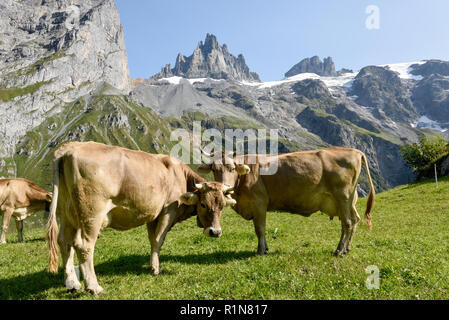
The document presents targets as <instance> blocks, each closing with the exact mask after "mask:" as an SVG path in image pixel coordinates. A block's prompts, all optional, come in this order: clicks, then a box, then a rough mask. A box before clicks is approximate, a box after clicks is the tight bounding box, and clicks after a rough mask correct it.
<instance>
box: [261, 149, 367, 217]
mask: <svg viewBox="0 0 449 320" xmlns="http://www.w3.org/2000/svg"><path fill="white" fill-rule="evenodd" d="M359 154H360V152H359V151H358V150H355V149H350V148H338V147H333V148H327V149H321V150H312V151H301V152H294V153H289V154H282V155H279V156H278V158H277V160H278V171H277V173H276V174H274V175H266V176H261V180H262V181H263V183H264V186H265V189H266V192H267V196H268V198H269V203H268V209H269V210H286V211H291V212H296V213H300V214H304V215H309V214H311V213H313V212H315V211H317V210H321V209H323V207H322V206H323V204H324V206H327V205H329V206H330V207H332V203H331V202H332V200H333V198H334V196H335V193H337V192H339V189H341V188H342V187H345V186H346V185H347V184H348V182H350V183H351V184H352V183H353V182H354V176H355V173H356V171H357V169H356V167H357V166H358V171H359V172H360V157H359V156H358V155H359ZM357 162H358V164H357ZM348 178H349V181H348ZM351 188H354V186H351ZM330 209H331V211H333V208H330Z"/></svg>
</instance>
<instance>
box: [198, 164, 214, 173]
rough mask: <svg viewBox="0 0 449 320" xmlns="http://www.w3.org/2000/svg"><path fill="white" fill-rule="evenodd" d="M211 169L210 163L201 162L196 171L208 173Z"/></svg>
mask: <svg viewBox="0 0 449 320" xmlns="http://www.w3.org/2000/svg"><path fill="white" fill-rule="evenodd" d="M211 170H212V166H211V165H210V164H202V165H200V166H199V167H198V172H200V173H209V172H210V171H211Z"/></svg>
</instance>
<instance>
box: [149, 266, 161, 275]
mask: <svg viewBox="0 0 449 320" xmlns="http://www.w3.org/2000/svg"><path fill="white" fill-rule="evenodd" d="M150 272H151V274H152V275H153V276H157V275H158V274H160V273H161V269H159V268H157V269H156V268H154V267H150Z"/></svg>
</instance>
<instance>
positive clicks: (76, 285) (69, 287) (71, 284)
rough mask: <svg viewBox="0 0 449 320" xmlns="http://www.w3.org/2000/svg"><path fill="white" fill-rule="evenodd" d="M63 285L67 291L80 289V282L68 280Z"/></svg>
mask: <svg viewBox="0 0 449 320" xmlns="http://www.w3.org/2000/svg"><path fill="white" fill-rule="evenodd" d="M65 287H66V288H67V291H69V292H75V291H80V290H81V283H79V282H74V281H70V282H66V284H65Z"/></svg>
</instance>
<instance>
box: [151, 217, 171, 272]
mask: <svg viewBox="0 0 449 320" xmlns="http://www.w3.org/2000/svg"><path fill="white" fill-rule="evenodd" d="M174 216H175V215H174V214H170V213H166V214H164V215H162V216H160V217H159V218H158V219H157V220H155V221H152V222H150V223H148V224H147V231H148V239H149V240H150V244H151V257H150V271H151V273H152V274H154V275H157V274H159V273H160V272H161V268H160V266H159V252H160V250H161V247H162V244H163V243H164V240H165V236H166V235H167V232H168V231H169V230H170V228H171V226H172V224H173V220H174Z"/></svg>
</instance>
